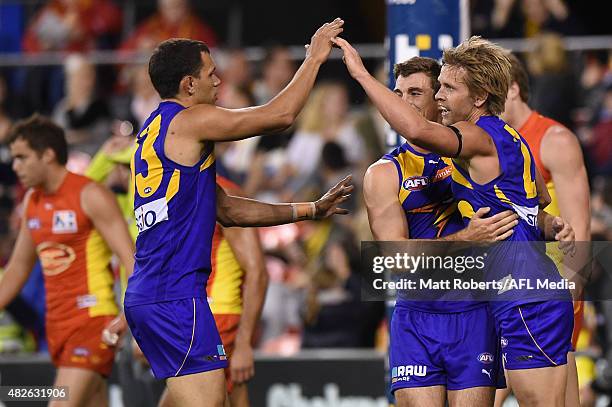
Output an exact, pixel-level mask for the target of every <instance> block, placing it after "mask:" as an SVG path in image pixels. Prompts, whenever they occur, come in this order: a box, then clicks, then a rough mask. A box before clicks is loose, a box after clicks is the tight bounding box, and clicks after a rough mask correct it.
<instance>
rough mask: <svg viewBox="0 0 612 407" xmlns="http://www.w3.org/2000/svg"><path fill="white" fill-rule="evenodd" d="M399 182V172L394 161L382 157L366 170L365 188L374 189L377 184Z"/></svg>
mask: <svg viewBox="0 0 612 407" xmlns="http://www.w3.org/2000/svg"><path fill="white" fill-rule="evenodd" d="M391 182H393V183H395V184H397V182H398V172H397V168H396V166H395V164H394V163H393V161H391V160H389V159H385V158H381V159H380V160H378V161H376V162H375V163H373V164H371V165H370V166H369V167H368V169H367V170H366V172H365V176H364V189H365V188H368V189H372V188H374V187H375V186H377V185H381V184H387V183H391Z"/></svg>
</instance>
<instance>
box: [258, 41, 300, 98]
mask: <svg viewBox="0 0 612 407" xmlns="http://www.w3.org/2000/svg"><path fill="white" fill-rule="evenodd" d="M294 73H295V63H294V62H293V59H292V58H291V53H290V52H289V49H288V48H286V47H283V46H274V47H272V48H270V49H268V50H267V52H266V55H265V57H264V59H263V61H262V68H261V78H260V79H259V80H257V81H256V82H255V87H254V89H253V93H254V95H255V101H256V103H257V104H258V105H261V104H264V103H266V102H268V101H269V100H270V99H272V97H273V96H275V95H277V94H278V92H280V91H281V90H282V89H283V88H284V87H285V86H287V84H288V83H289V81H290V80H291V78H292V77H293V74H294Z"/></svg>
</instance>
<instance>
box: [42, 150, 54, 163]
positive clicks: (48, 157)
mask: <svg viewBox="0 0 612 407" xmlns="http://www.w3.org/2000/svg"><path fill="white" fill-rule="evenodd" d="M40 158H41V160H42V162H43V163H45V164H51V163H52V162H53V161H57V156H56V155H55V151H53V149H51V148H46V149H45V150H44V151H43V152H42V154H41V156H40Z"/></svg>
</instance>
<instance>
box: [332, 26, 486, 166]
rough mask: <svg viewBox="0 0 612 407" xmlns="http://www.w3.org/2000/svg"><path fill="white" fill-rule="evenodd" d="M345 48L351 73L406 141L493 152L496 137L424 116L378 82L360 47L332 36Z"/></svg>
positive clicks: (439, 149) (438, 149)
mask: <svg viewBox="0 0 612 407" xmlns="http://www.w3.org/2000/svg"><path fill="white" fill-rule="evenodd" d="M332 42H334V43H335V44H336V45H338V46H339V47H340V48H342V51H343V52H344V57H343V60H344V62H345V63H346V66H347V69H348V71H349V73H350V75H351V76H352V77H353V78H354V79H355V80H356V81H357V82H359V84H360V85H361V86H362V87H363V89H364V90H365V92H366V94H367V95H368V98H370V100H371V101H372V103H373V104H374V105H375V106H376V108H377V109H378V110H379V111H380V113H381V114H382V115H383V117H384V118H385V120H386V121H387V122H388V123H389V124H390V125H391V127H393V129H395V130H396V131H397V132H398V133H399V134H400V135H401V136H402V137H404V138H405V139H406V140H407V141H409V142H411V143H413V144H416V145H417V146H419V147H422V148H425V149H427V150H429V151H432V152H434V153H437V154H440V155H442V156H444V157H459V158H463V159H470V158H472V157H474V156H477V155H481V156H493V155H495V154H497V153H496V150H495V145H494V144H493V140H491V137H489V136H488V135H487V134H486V132H485V131H484V130H482V129H481V128H479V127H478V126H476V125H474V124H472V123H468V122H460V123H457V124H456V125H455V127H456V128H457V129H458V130H459V131H460V133H461V145H460V142H459V136H458V135H457V134H456V133H455V132H454V131H453V130H452V129H451V128H449V127H446V126H443V125H441V124H438V123H436V122H432V121H429V120H427V119H425V118H424V117H423V116H422V115H421V114H420V113H419V112H417V111H416V110H415V109H414V108H413V107H412V106H411V105H410V104H409V103H406V102H404V101H403V100H402V99H401V98H400V97H399V96H398V95H397V94H395V93H394V92H392V91H391V90H390V89H388V88H387V87H386V86H385V85H383V84H382V83H380V82H378V80H376V78H374V77H373V76H372V75H370V73H369V72H368V71H367V70H366V68H365V67H364V65H363V62H362V61H361V57H360V56H359V54H358V53H357V51H356V50H355V49H354V48H353V47H352V46H351V45H350V44H349V43H348V42H347V41H346V40H344V39H343V38H335V39H332Z"/></svg>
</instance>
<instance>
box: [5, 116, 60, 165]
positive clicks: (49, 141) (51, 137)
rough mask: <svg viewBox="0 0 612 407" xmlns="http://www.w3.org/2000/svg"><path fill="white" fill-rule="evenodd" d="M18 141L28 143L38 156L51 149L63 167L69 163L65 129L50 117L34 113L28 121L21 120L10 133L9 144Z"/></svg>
mask: <svg viewBox="0 0 612 407" xmlns="http://www.w3.org/2000/svg"><path fill="white" fill-rule="evenodd" d="M17 140H23V141H25V142H27V143H28V145H29V146H30V148H31V149H32V150H34V151H36V153H38V155H41V154H42V153H44V151H45V150H46V149H48V148H50V149H51V150H53V152H54V153H55V158H56V159H57V162H58V163H59V164H61V165H65V164H66V162H67V161H68V143H67V142H66V136H65V135H64V129H62V128H61V127H60V126H58V125H57V124H55V123H54V122H53V121H52V120H51V119H49V118H48V117H45V116H41V115H39V114H38V113H34V114H33V115H32V116H30V117H28V118H26V119H23V120H19V121H18V122H17V123H15V124H14V125H13V127H12V128H11V130H10V132H9V136H8V144H13V143H14V142H15V141H17Z"/></svg>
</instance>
